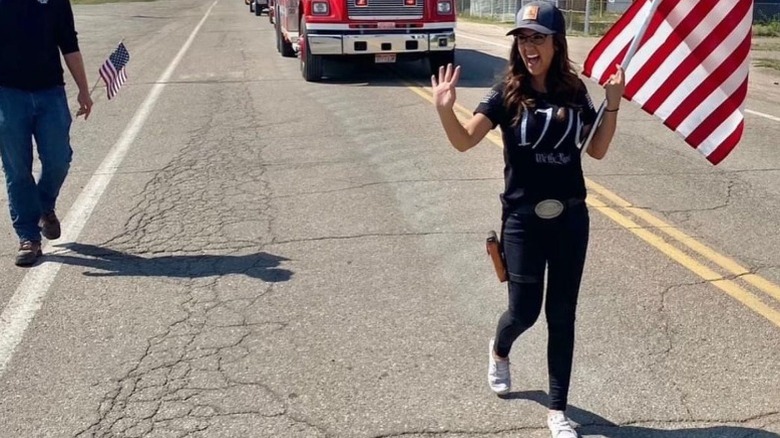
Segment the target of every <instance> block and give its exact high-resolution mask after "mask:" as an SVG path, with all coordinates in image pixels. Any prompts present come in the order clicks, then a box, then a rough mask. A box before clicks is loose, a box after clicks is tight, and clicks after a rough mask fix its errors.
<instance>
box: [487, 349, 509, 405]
mask: <svg viewBox="0 0 780 438" xmlns="http://www.w3.org/2000/svg"><path fill="white" fill-rule="evenodd" d="M488 357H489V359H488V384H489V385H490V389H492V390H493V392H495V393H496V394H498V395H504V394H506V393H508V392H509V390H510V389H511V388H512V379H511V377H510V375H509V360H508V359H507V360H496V359H495V357H493V339H491V340H490V349H489V351H488Z"/></svg>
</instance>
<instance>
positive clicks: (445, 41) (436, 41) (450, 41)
mask: <svg viewBox="0 0 780 438" xmlns="http://www.w3.org/2000/svg"><path fill="white" fill-rule="evenodd" d="M428 41H429V45H430V51H431V52H449V51H451V50H454V49H455V32H445V33H432V34H430V35H429V36H428Z"/></svg>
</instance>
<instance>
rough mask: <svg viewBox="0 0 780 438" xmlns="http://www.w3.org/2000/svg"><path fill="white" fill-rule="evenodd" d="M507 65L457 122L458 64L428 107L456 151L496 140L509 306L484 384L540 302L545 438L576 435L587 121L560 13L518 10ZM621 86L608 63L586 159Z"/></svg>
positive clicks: (498, 374)
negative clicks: (571, 406)
mask: <svg viewBox="0 0 780 438" xmlns="http://www.w3.org/2000/svg"><path fill="white" fill-rule="evenodd" d="M515 24H516V25H515V28H514V29H512V30H511V31H509V33H507V35H512V36H514V41H513V44H512V49H511V53H510V57H509V64H508V70H507V73H506V76H505V77H504V79H503V80H502V81H501V82H500V83H498V84H497V85H495V86H494V87H493V88H492V89H491V90H490V92H489V93H488V94H487V95H486V96H485V97H484V98H483V100H482V101H481V102H480V104H479V105H478V106H477V109H476V111H475V112H474V116H473V117H472V118H471V119H470V120H469V121H468V122H466V123H465V125H463V124H461V123H460V121H458V119H457V117H456V116H455V113H454V111H453V106H454V104H455V99H456V93H455V86H456V84H457V82H458V78H459V77H460V67H456V68H453V66H452V65H448V66H447V67H446V68H444V67H442V68H440V69H439V74H438V78H436V77H431V83H432V86H433V94H434V102H435V105H436V109H437V111H438V114H439V118H440V119H441V123H442V126H443V127H444V131H445V132H446V134H447V138H448V139H449V141H450V143H452V145H453V146H454V147H455V148H456V149H457V150H459V151H461V152H464V151H467V150H468V149H470V148H472V147H473V146H475V145H476V144H478V143H479V142H480V141H481V140H482V139H483V138H484V137H485V136H486V135H487V133H488V132H489V131H490V130H491V129H494V128H495V127H496V126H500V127H501V132H502V137H503V143H504V145H503V146H504V162H505V167H504V180H505V189H504V192H503V194H502V195H501V202H502V207H503V214H502V233H501V241H502V246H503V253H504V258H505V262H506V267H507V273H508V290H509V300H508V301H509V305H508V309H507V310H506V311H505V312H504V313H503V315H501V317H500V319H499V321H498V326H497V328H496V333H495V338H494V339H491V340H490V349H489V366H488V383H489V385H490V388H491V389H492V390H493V391H494V392H496V393H497V394H506V393H508V392H509V390H510V388H511V380H510V370H509V352H510V349H511V348H512V344H513V343H514V341H515V340H516V339H517V338H518V337H519V336H520V335H521V334H522V333H523V332H524V331H526V330H527V329H528V328H530V327H531V326H532V325H533V324H534V323H535V322H536V320H537V318H538V316H539V313H540V312H541V307H542V301H543V295H544V273H545V268H546V269H547V278H548V280H547V292H546V295H547V298H546V305H545V315H546V318H547V326H548V333H549V340H548V347H547V361H548V373H549V384H550V391H549V396H550V405H549V413H548V417H547V425H548V427H549V428H550V431H551V433H552V437H553V438H576V437H577V433H576V432H575V431H574V429H573V427H572V426H571V424H570V423H569V421H568V420H567V418H566V416H565V415H564V412H565V410H566V405H567V398H568V392H569V380H570V377H571V368H572V356H573V352H574V320H575V313H576V306H577V295H578V293H579V287H580V279H581V278H582V271H583V266H584V264H585V255H586V251H587V246H588V235H589V217H588V209H587V207H586V205H585V197H586V190H585V181H584V177H583V174H582V163H581V157H582V154H581V148H582V147H586V145H584V144H583V143H584V140H585V139H586V138H587V136H588V133H589V131H590V129H592V128H593V124H594V123H595V121H596V115H597V114H596V110H595V109H594V107H593V104H592V102H591V100H590V97H589V95H588V92H587V89H586V88H585V84H584V83H583V82H582V81H581V80H580V79H579V77H578V76H577V75H576V73H575V72H574V71H573V69H572V66H571V64H570V61H569V57H568V50H567V43H566V36H565V29H566V27H565V24H564V18H563V14H562V13H561V11H560V10H558V8H556V7H555V6H554V5H552V4H551V3H549V2H532V3H529V4H527V5H525V6H524V7H523V8H522V9H521V10H520V11H519V12H518V13H517V17H516V21H515ZM624 88H625V82H624V79H623V71H622V70H621V69H620V67H619V66H618V67H617V69H616V72H615V74H614V75H613V76H612V77H611V78H610V80H609V82H608V83H607V85H606V100H607V104H606V109H605V115H604V118H603V120H602V122H601V123H600V125H599V126H598V127H596V131H595V133H594V135H593V138H592V141H591V143H590V145H589V146H588V149H587V153H588V154H589V155H590V156H591V157H594V158H596V159H601V158H603V157H604V155H605V154H606V153H607V150H608V148H609V144H610V141H611V140H612V137H613V135H614V133H615V128H616V122H617V112H618V109H619V105H620V99H621V96H622V95H623V90H624Z"/></svg>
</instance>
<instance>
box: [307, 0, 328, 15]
mask: <svg viewBox="0 0 780 438" xmlns="http://www.w3.org/2000/svg"><path fill="white" fill-rule="evenodd" d="M311 13H312V14H314V15H328V14H329V13H330V6H329V5H328V2H323V1H319V2H312V4H311Z"/></svg>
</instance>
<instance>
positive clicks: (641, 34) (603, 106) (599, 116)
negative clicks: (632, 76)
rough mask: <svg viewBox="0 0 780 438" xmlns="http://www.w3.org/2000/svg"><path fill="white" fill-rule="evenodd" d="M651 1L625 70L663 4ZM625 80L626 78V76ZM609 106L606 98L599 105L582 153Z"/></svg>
mask: <svg viewBox="0 0 780 438" xmlns="http://www.w3.org/2000/svg"><path fill="white" fill-rule="evenodd" d="M649 1H650V12H649V13H648V14H647V17H645V21H644V22H643V23H642V27H640V28H639V33H637V35H636V36H635V37H634V39H632V40H631V45H630V46H629V47H628V52H626V57H625V58H623V62H622V63H621V64H620V67H621V68H622V69H623V71H624V72H625V71H626V69H627V68H628V64H629V63H630V62H631V60H632V59H633V58H634V55H636V51H637V50H639V43H641V42H642V39H644V37H645V33H646V32H647V28H648V27H650V19H652V18H653V15H655V11H656V10H658V5H660V4H661V1H662V0H649ZM623 80H626V79H625V77H624V78H623ZM606 108H607V99H606V98H604V100H603V101H602V102H601V106H599V111H598V114H597V115H596V121H595V122H594V123H593V128H591V130H590V132H589V133H588V139H587V140H585V146H583V147H582V151H581V153H582V154H583V155H584V154H585V152H587V151H588V148H590V142H591V140H593V135H594V134H595V133H596V128H598V126H599V125H600V124H601V119H603V118H604V110H605V109H606Z"/></svg>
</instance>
